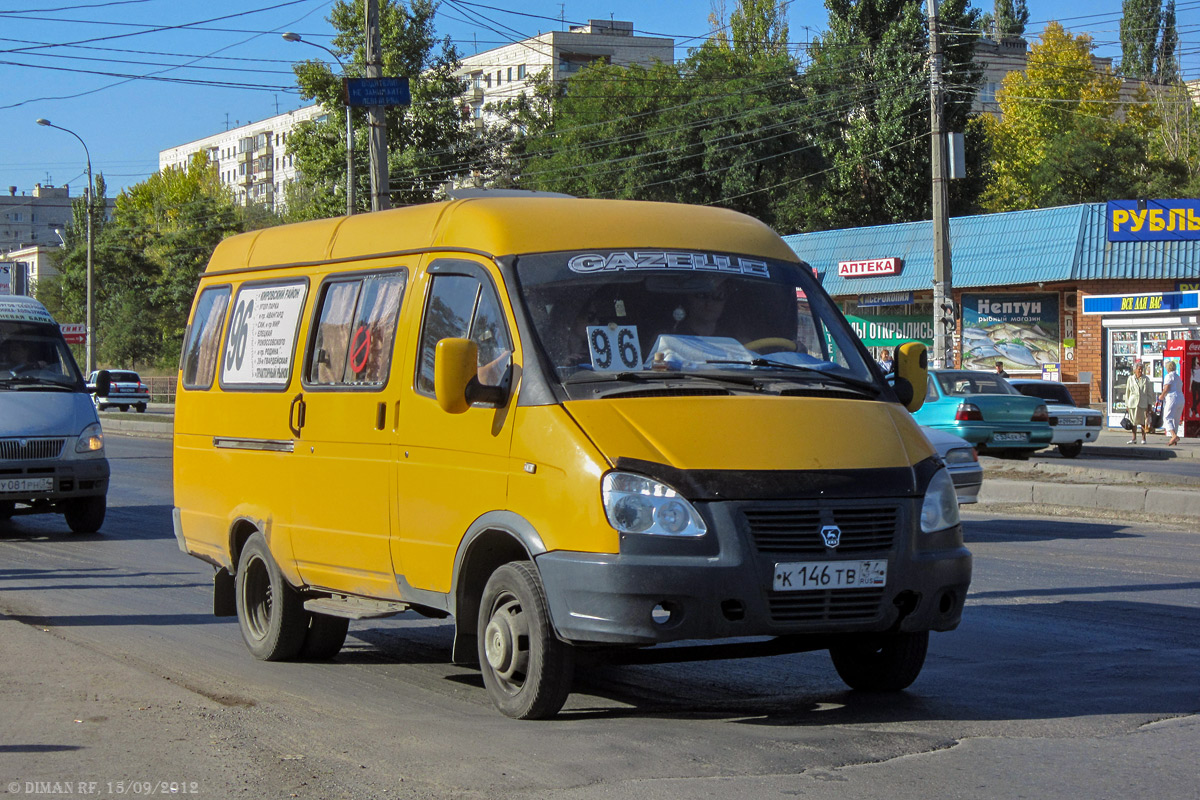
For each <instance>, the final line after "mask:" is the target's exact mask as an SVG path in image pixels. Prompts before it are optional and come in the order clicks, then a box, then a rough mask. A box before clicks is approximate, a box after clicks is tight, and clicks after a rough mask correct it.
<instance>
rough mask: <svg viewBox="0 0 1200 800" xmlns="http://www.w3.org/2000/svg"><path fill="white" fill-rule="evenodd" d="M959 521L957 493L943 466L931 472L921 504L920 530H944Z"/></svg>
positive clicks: (929, 531)
mask: <svg viewBox="0 0 1200 800" xmlns="http://www.w3.org/2000/svg"><path fill="white" fill-rule="evenodd" d="M958 522H959V518H958V493H957V492H955V491H954V481H953V480H952V479H951V478H950V473H949V472H947V471H946V469H945V468H944V467H943V468H941V469H939V470H938V471H937V472H935V473H934V474H933V480H931V481H930V482H929V488H928V489H926V490H925V502H923V503H922V504H921V530H922V531H923V532H925V533H933V532H934V531H940V530H945V529H946V528H950V527H953V526H954V525H957V524H958Z"/></svg>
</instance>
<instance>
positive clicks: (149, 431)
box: [100, 413, 175, 439]
mask: <svg viewBox="0 0 1200 800" xmlns="http://www.w3.org/2000/svg"><path fill="white" fill-rule="evenodd" d="M100 427H101V428H103V429H104V432H105V433H121V434H124V435H126V436H143V437H147V438H151V439H170V438H171V437H172V436H173V435H174V431H175V418H174V417H163V418H161V419H148V418H146V417H145V416H143V415H139V416H138V417H137V418H135V419H130V418H129V415H128V414H115V413H113V414H110V413H101V414H100Z"/></svg>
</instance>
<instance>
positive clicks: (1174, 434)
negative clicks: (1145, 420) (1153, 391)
mask: <svg viewBox="0 0 1200 800" xmlns="http://www.w3.org/2000/svg"><path fill="white" fill-rule="evenodd" d="M1158 399H1159V400H1161V401H1162V404H1163V410H1162V414H1163V427H1164V428H1166V431H1167V433H1168V434H1169V435H1170V437H1171V438H1170V439H1169V440H1167V447H1174V446H1175V445H1177V444H1179V432H1180V430H1181V429H1182V426H1183V423H1182V422H1180V418H1181V417H1182V416H1183V379H1182V378H1180V376H1179V373H1178V372H1176V371H1175V362H1174V361H1168V362H1167V373H1166V375H1164V376H1163V388H1162V392H1160V393H1159V395H1158Z"/></svg>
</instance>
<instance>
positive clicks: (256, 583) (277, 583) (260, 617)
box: [235, 533, 309, 661]
mask: <svg viewBox="0 0 1200 800" xmlns="http://www.w3.org/2000/svg"><path fill="white" fill-rule="evenodd" d="M235 594H236V598H237V616H238V626H239V627H240V628H241V629H242V639H244V640H245V642H246V647H248V648H249V649H250V652H251V653H252V654H253V655H254V657H255V658H257V659H260V660H262V661H286V660H288V659H289V658H295V656H296V655H297V654H298V653H299V652H300V648H301V647H302V646H303V645H304V637H305V634H306V633H307V631H308V626H309V620H308V612H307V611H305V610H304V602H303V600H302V599H301V597H300V593H299V592H297V591H296V590H295V589H293V588H292V587H291V586H289V585H288V582H287V581H286V580H284V577H283V573H282V572H280V571H279V566H278V565H277V564H276V563H275V559H274V558H272V557H271V551H270V549H269V548H268V547H267V542H266V539H264V538H263V535H262V534H261V533H255V534H254V535H253V536H251V537H250V538H249V539H248V540H247V541H246V546H245V547H243V548H242V555H241V557H240V558H239V559H238V571H237V578H236V592H235Z"/></svg>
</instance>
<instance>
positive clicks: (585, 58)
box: [457, 19, 675, 125]
mask: <svg viewBox="0 0 1200 800" xmlns="http://www.w3.org/2000/svg"><path fill="white" fill-rule="evenodd" d="M674 60H675V40H674V39H670V38H664V37H654V36H635V35H634V32H633V23H632V22H624V21H621V20H596V19H593V20H589V21H588V23H587V24H586V25H572V26H571V28H570V30H567V31H550V32H548V33H543V34H539V35H538V36H534V37H531V38H529V39H524V40H522V41H519V42H514V43H513V44H507V45H504V46H502V47H496V48H493V49H491V50H485V51H484V52H482V53H476V54H475V55H473V56H468V57H467V58H464V59H463V60H462V65H461V66H460V67H459V69H458V73H457V74H459V75H461V76H462V77H464V78H467V79H468V80H469V81H470V87H469V89H468V92H467V94H466V95H464V96H463V98H462V103H463V113H464V115H465V116H467V117H468V118H470V119H472V120H474V121H475V124H477V125H483V124H484V123H485V121H489V119H491V117H489V115H488V112H487V106H488V105H489V104H497V103H501V102H504V101H505V100H513V99H515V98H517V97H519V96H520V95H522V94H525V93H528V92H531V91H532V88H533V84H532V79H533V78H534V77H535V76H537V75H538V74H539V73H541V72H542V70H546V69H548V70H550V74H551V75H552V76H553V77H554V79H555V80H566V79H567V78H569V77H570V76H572V75H574V74H575V73H577V72H579V70H581V69H583V68H584V67H585V66H587V65H588V64H590V63H592V62H593V61H603V62H604V63H606V64H615V65H617V66H622V67H627V66H630V65H631V64H641V65H643V66H650V65H651V64H653V63H654V62H655V61H662V62H664V63H667V64H670V63H673V62H674Z"/></svg>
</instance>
